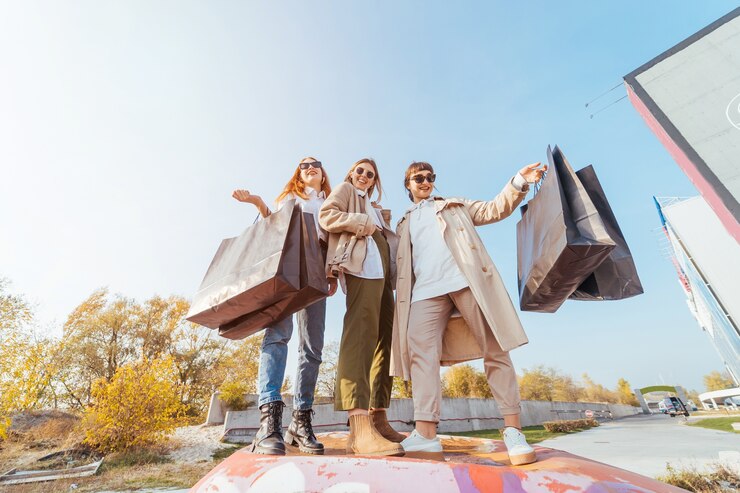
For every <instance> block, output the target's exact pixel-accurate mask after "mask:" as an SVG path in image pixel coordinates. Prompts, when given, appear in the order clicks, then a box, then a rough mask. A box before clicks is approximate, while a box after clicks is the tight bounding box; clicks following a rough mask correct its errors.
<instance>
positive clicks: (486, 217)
mask: <svg viewBox="0 0 740 493" xmlns="http://www.w3.org/2000/svg"><path fill="white" fill-rule="evenodd" d="M541 164H542V163H534V164H530V165H527V166H525V167H523V168H522V169H520V170H519V173H517V175H516V176H515V177H514V178H512V179H511V180H509V182H508V183H507V184H506V186H505V187H504V189H503V190H502V191H501V192H500V193H499V194H498V195H497V196H496V197H495V198H494V199H493V200H490V201H483V200H466V201H465V205H466V206H467V208H468V212H469V213H470V217H472V218H473V224H474V225H476V226H482V225H484V224H491V223H495V222H497V221H501V220H502V219H505V218H507V217H509V216H510V215H511V213H512V212H514V210H515V209H516V208H517V206H518V205H519V204H521V202H522V200H524V197H526V196H527V192H528V191H529V184H530V183H534V182H536V181H538V180H539V179H540V178H542V175H543V173H544V172H545V171H546V170H547V165H544V167H540V166H541Z"/></svg>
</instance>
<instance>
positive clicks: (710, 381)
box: [704, 370, 735, 392]
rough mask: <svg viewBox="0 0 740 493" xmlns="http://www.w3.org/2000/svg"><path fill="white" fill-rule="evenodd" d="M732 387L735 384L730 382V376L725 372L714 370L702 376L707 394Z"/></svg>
mask: <svg viewBox="0 0 740 493" xmlns="http://www.w3.org/2000/svg"><path fill="white" fill-rule="evenodd" d="M734 386H735V382H734V380H732V376H730V374H729V373H728V372H726V371H725V372H722V373H720V372H718V371H716V370H715V371H713V372H712V373H709V374H708V375H704V387H705V388H706V389H707V392H711V391H712V390H724V389H731V388H733V387H734Z"/></svg>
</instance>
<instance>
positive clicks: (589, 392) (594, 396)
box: [581, 373, 619, 403]
mask: <svg viewBox="0 0 740 493" xmlns="http://www.w3.org/2000/svg"><path fill="white" fill-rule="evenodd" d="M581 380H582V381H583V401H584V402H613V403H616V402H618V401H619V398H618V396H617V394H616V392H613V391H611V390H609V389H607V388H606V387H604V386H603V385H601V384H599V383H596V382H594V381H593V380H592V379H591V377H589V376H588V373H584V374H583V375H582V376H581Z"/></svg>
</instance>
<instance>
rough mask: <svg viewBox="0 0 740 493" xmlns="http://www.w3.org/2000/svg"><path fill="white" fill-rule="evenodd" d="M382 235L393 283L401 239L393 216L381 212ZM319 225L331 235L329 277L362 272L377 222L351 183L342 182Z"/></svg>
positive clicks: (324, 210) (327, 269)
mask: <svg viewBox="0 0 740 493" xmlns="http://www.w3.org/2000/svg"><path fill="white" fill-rule="evenodd" d="M381 215H382V216H383V220H384V222H385V224H384V226H383V234H384V235H385V237H386V240H387V241H388V245H389V246H390V251H391V269H390V271H391V272H390V273H391V279H395V277H396V250H397V249H398V238H397V237H396V234H395V233H394V232H393V230H392V229H390V221H391V214H390V211H389V210H387V209H383V210H382V211H381ZM319 224H320V225H321V227H322V228H324V230H325V231H327V232H328V233H329V242H328V243H329V249H328V254H327V256H326V275H327V276H329V277H337V276H338V275H339V272H340V271H342V270H346V271H349V272H360V271H361V270H362V263H363V262H364V261H365V256H366V255H367V241H366V239H365V237H366V236H368V235H372V234H373V232H375V228H376V226H375V222H374V221H373V220H372V218H371V217H370V216H369V215H368V214H367V213H366V212H365V199H364V197H360V196H359V195H358V194H357V189H356V188H355V187H354V186H352V184H351V183H348V182H342V183H340V184H339V185H337V186H336V187H334V189H333V190H332V191H331V194H329V196H328V197H327V198H326V200H325V201H324V204H323V205H322V206H321V209H320V211H319Z"/></svg>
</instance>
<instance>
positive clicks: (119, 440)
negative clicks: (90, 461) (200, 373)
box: [84, 358, 184, 452]
mask: <svg viewBox="0 0 740 493" xmlns="http://www.w3.org/2000/svg"><path fill="white" fill-rule="evenodd" d="M179 387H180V384H179V383H178V382H177V374H176V366H175V365H174V362H173V361H172V359H171V358H163V359H154V360H145V359H143V360H139V361H137V362H135V363H129V364H127V365H124V366H121V367H119V368H118V369H117V370H116V373H115V375H114V376H113V378H112V379H111V381H110V382H106V381H105V379H99V380H97V381H96V382H95V383H94V384H93V388H92V399H93V402H94V404H93V405H92V406H91V407H89V408H88V409H87V411H86V413H85V423H84V427H85V442H86V443H87V444H89V445H91V446H92V447H95V448H97V449H99V450H103V451H111V452H112V451H120V450H127V449H130V448H131V447H135V446H148V445H153V444H157V443H161V442H163V441H164V439H165V438H166V437H167V435H169V434H170V433H171V432H172V431H173V430H174V429H175V427H176V426H177V424H178V422H179V420H180V418H181V417H182V415H183V412H184V406H183V404H182V403H181V402H180V399H179V398H178V396H179V395H180V393H181V389H180V388H179Z"/></svg>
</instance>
